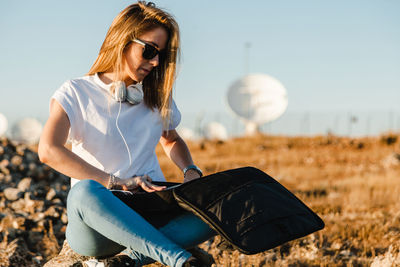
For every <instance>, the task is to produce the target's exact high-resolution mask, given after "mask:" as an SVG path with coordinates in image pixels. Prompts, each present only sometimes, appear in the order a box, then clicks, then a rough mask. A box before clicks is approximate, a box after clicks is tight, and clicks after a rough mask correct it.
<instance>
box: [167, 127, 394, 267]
mask: <svg viewBox="0 0 400 267" xmlns="http://www.w3.org/2000/svg"><path fill="white" fill-rule="evenodd" d="M399 141H400V140H398V138H397V136H396V135H392V134H388V135H383V136H380V137H375V138H358V139H350V138H339V137H335V136H321V137H313V138H301V137H293V138H287V137H276V136H258V137H254V138H237V139H233V140H230V141H228V142H203V143H191V144H190V147H191V151H192V154H193V158H194V159H195V161H196V163H197V164H198V165H199V166H200V167H201V168H202V169H203V170H205V173H206V174H211V173H214V172H217V171H222V170H225V169H230V168H237V167H243V166H253V167H257V168H259V169H261V170H263V171H265V172H266V173H268V174H269V175H271V176H272V177H274V178H275V179H277V180H278V181H279V182H280V183H281V184H283V185H284V186H285V187H287V188H288V189H289V190H291V191H292V192H294V193H295V194H296V195H297V196H298V197H299V198H300V199H302V200H303V201H304V202H305V203H306V204H307V205H308V206H309V207H310V208H312V209H313V210H314V211H315V212H317V213H318V214H319V215H320V216H321V218H322V219H323V220H324V221H325V224H326V227H325V229H324V230H322V231H319V232H317V233H315V234H312V235H310V236H308V237H305V238H303V239H300V240H296V241H293V242H289V243H287V244H285V245H283V246H281V247H279V248H276V249H274V250H270V251H267V252H265V253H260V254H257V255H251V256H247V255H241V254H239V253H233V254H230V253H222V252H221V251H217V250H213V245H214V244H215V243H217V241H214V243H213V244H203V245H204V246H203V248H205V249H208V250H210V251H211V252H212V254H213V255H214V256H215V259H216V261H217V263H218V265H220V266H370V265H371V264H372V265H373V266H400V254H399V247H400V155H399V154H398V153H399V152H400V146H399V144H400V142H399ZM159 154H160V163H161V165H162V168H163V170H164V172H165V173H166V175H167V177H168V179H169V180H172V181H174V180H177V177H180V176H181V175H180V172H179V170H178V169H177V168H175V167H174V166H173V165H171V164H170V163H169V162H168V159H167V158H166V157H165V156H163V155H162V154H161V153H159ZM214 246H215V245H214Z"/></svg>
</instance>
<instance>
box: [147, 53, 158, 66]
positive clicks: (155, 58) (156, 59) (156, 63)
mask: <svg viewBox="0 0 400 267" xmlns="http://www.w3.org/2000/svg"><path fill="white" fill-rule="evenodd" d="M159 61H160V58H159V55H156V56H155V57H153V58H152V59H150V61H149V62H150V64H151V65H152V66H153V67H157V66H158V64H159V63H160V62H159Z"/></svg>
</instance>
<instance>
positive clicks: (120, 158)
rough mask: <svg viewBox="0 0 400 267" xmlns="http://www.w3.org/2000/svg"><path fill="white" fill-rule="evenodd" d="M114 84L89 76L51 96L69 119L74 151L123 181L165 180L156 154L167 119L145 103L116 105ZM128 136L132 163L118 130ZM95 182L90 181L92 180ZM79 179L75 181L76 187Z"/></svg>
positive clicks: (174, 117)
mask: <svg viewBox="0 0 400 267" xmlns="http://www.w3.org/2000/svg"><path fill="white" fill-rule="evenodd" d="M109 89H110V85H107V84H105V83H103V82H102V81H101V80H100V78H99V77H98V75H97V74H96V75H91V76H84V77H81V78H77V79H73V80H69V81H67V82H65V83H64V84H63V85H62V86H61V87H60V88H59V89H58V90H57V91H56V92H55V93H54V95H53V96H52V98H54V99H55V100H57V102H58V103H60V104H61V106H62V107H63V109H64V110H65V112H66V113H67V115H68V118H69V121H70V125H71V127H70V132H69V135H68V139H69V140H70V141H71V143H72V152H73V153H75V154H76V155H78V156H79V157H81V158H82V159H83V160H85V161H86V162H88V163H89V164H91V165H93V166H94V167H96V168H98V169H100V170H103V171H105V172H107V173H113V174H114V175H116V176H118V177H120V178H129V177H132V176H133V175H144V174H147V175H149V176H150V177H151V178H152V179H153V180H154V181H165V178H164V175H163V173H162V172H161V169H160V165H159V163H158V160H157V156H156V153H155V148H156V145H157V143H158V141H159V139H160V137H161V134H162V120H161V116H160V113H159V111H158V110H157V109H154V111H152V110H151V109H150V108H148V107H147V106H146V105H145V104H144V102H142V103H140V104H138V105H131V104H129V103H128V102H122V103H121V104H120V103H119V102H117V101H115V100H114V99H113V98H112V97H111V95H110V93H109ZM120 105H121V111H120V115H119V117H118V126H119V129H120V130H121V132H122V135H123V136H124V138H125V140H126V142H127V144H128V147H129V150H130V155H131V159H132V165H130V164H129V155H128V150H127V148H126V146H125V144H124V141H123V139H122V137H121V135H120V134H119V132H118V129H117V127H116V118H117V115H118V111H119V109H120ZM171 112H172V113H171V122H170V126H169V129H170V130H172V129H175V128H176V127H177V126H178V124H179V122H180V120H181V114H180V112H179V110H178V108H177V106H176V104H175V102H174V101H173V102H172V105H171ZM88 178H90V177H88ZM78 181H79V180H77V179H74V178H72V177H71V186H73V185H74V184H75V183H76V182H78Z"/></svg>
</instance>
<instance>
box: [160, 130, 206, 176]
mask: <svg viewBox="0 0 400 267" xmlns="http://www.w3.org/2000/svg"><path fill="white" fill-rule="evenodd" d="M160 144H161V146H162V147H163V149H164V151H165V153H166V154H167V156H168V157H169V158H170V159H171V160H172V161H173V162H174V163H175V164H176V165H177V166H178V167H179V168H180V169H181V170H183V169H184V168H186V167H187V166H189V165H192V164H193V160H192V156H191V155H190V151H189V148H188V147H187V145H186V143H185V141H183V139H182V138H181V137H180V136H179V134H178V133H177V132H176V130H170V131H168V132H163V134H162V136H161V138H160ZM199 177H200V175H199V173H198V172H196V171H195V170H191V169H190V170H188V171H187V172H186V175H185V179H184V182H188V181H190V180H193V179H196V178H199Z"/></svg>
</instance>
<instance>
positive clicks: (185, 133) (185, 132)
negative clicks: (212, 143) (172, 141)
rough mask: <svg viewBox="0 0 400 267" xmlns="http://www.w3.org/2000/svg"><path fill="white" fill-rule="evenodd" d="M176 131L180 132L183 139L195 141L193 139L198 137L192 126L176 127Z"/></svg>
mask: <svg viewBox="0 0 400 267" xmlns="http://www.w3.org/2000/svg"><path fill="white" fill-rule="evenodd" d="M176 131H177V132H178V134H179V135H180V137H182V138H183V140H191V141H193V140H196V139H197V137H196V134H195V133H194V131H193V130H192V129H190V128H186V127H178V129H176Z"/></svg>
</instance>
